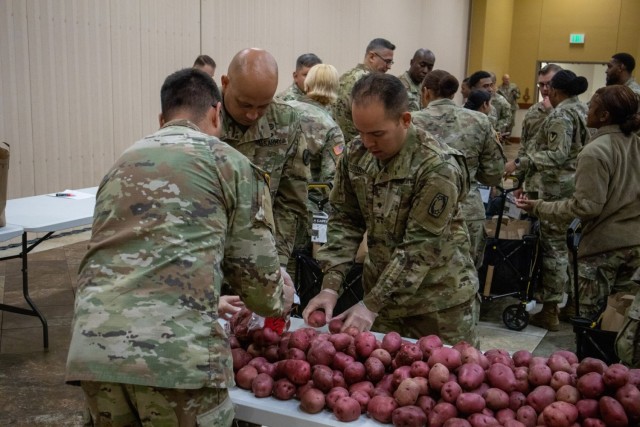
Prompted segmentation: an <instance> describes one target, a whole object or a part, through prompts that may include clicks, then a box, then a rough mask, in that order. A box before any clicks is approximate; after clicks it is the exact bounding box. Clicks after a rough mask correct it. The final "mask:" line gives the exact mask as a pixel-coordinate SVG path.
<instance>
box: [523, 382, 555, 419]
mask: <svg viewBox="0 0 640 427" xmlns="http://www.w3.org/2000/svg"><path fill="white" fill-rule="evenodd" d="M555 400H556V391H555V390H554V389H552V388H551V387H549V386H548V385H539V386H538V387H536V388H534V389H533V391H532V392H531V393H529V395H528V396H527V405H529V406H531V407H532V408H533V409H535V410H536V412H537V413H540V412H542V410H543V409H544V408H546V407H547V406H549V405H551V403H553V402H555Z"/></svg>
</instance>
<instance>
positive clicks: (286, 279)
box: [280, 267, 293, 288]
mask: <svg viewBox="0 0 640 427" xmlns="http://www.w3.org/2000/svg"><path fill="white" fill-rule="evenodd" d="M280 275H282V279H283V280H284V284H285V285H287V286H291V287H292V288H293V280H292V279H291V276H289V273H287V270H286V269H285V268H284V267H280Z"/></svg>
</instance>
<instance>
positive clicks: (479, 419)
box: [468, 413, 498, 427]
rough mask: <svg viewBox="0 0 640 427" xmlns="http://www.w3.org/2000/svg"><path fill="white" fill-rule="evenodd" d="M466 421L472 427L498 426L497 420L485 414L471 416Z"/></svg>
mask: <svg viewBox="0 0 640 427" xmlns="http://www.w3.org/2000/svg"><path fill="white" fill-rule="evenodd" d="M468 420H469V423H471V426H472V427H493V426H497V425H498V420H496V419H495V418H494V417H492V416H490V415H486V414H480V413H476V414H471V415H470V416H469V418H468Z"/></svg>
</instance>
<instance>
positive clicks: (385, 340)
mask: <svg viewBox="0 0 640 427" xmlns="http://www.w3.org/2000/svg"><path fill="white" fill-rule="evenodd" d="M401 345H402V337H401V336H400V334H399V333H397V332H389V333H387V334H385V336H384V337H382V342H381V343H380V348H382V349H384V350H386V351H387V352H389V354H392V355H395V354H396V353H397V352H398V350H400V346H401Z"/></svg>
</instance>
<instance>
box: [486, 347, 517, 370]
mask: <svg viewBox="0 0 640 427" xmlns="http://www.w3.org/2000/svg"><path fill="white" fill-rule="evenodd" d="M484 355H485V356H486V357H487V359H489V362H490V363H491V364H492V365H493V364H494V363H502V364H503V365H507V366H509V367H511V368H514V367H515V365H514V363H513V359H512V358H511V355H509V352H508V351H507V350H503V349H497V348H493V349H491V350H487V351H485V352H484Z"/></svg>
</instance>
